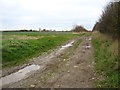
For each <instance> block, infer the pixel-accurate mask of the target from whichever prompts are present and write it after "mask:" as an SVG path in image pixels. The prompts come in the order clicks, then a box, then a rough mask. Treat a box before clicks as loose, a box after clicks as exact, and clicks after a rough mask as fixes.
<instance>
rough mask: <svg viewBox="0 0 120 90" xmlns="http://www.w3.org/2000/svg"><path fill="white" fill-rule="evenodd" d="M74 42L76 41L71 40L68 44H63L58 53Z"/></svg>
mask: <svg viewBox="0 0 120 90" xmlns="http://www.w3.org/2000/svg"><path fill="white" fill-rule="evenodd" d="M74 42H75V41H71V42H70V43H68V44H66V45H63V46H62V47H61V48H60V49H59V50H58V51H57V52H56V54H59V53H60V52H61V51H62V50H64V49H65V48H68V47H70V46H72V45H73V43H74Z"/></svg>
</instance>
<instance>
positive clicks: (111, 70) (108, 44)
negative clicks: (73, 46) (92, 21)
mask: <svg viewBox="0 0 120 90" xmlns="http://www.w3.org/2000/svg"><path fill="white" fill-rule="evenodd" d="M95 34H96V35H94V38H93V40H92V45H93V47H94V57H95V63H96V64H95V69H96V72H97V73H99V74H101V75H102V76H103V77H104V78H105V80H98V81H97V85H98V86H97V87H98V88H101V87H109V88H117V87H120V81H119V80H120V77H119V76H120V72H119V67H118V62H119V61H118V58H119V57H118V41H117V40H112V39H110V38H109V37H108V36H105V35H103V34H100V33H95Z"/></svg>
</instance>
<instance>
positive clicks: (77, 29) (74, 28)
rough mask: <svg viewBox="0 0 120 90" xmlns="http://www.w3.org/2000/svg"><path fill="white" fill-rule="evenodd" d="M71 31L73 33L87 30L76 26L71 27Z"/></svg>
mask: <svg viewBox="0 0 120 90" xmlns="http://www.w3.org/2000/svg"><path fill="white" fill-rule="evenodd" d="M71 31H73V32H86V31H87V30H86V29H85V28H84V27H83V26H81V25H76V26H74V27H73V29H72V30H71Z"/></svg>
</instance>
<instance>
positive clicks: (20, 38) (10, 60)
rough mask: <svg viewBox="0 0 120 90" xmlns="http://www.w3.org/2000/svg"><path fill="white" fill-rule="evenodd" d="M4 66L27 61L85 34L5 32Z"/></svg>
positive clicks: (3, 36)
mask: <svg viewBox="0 0 120 90" xmlns="http://www.w3.org/2000/svg"><path fill="white" fill-rule="evenodd" d="M2 34H3V35H2V40H3V41H2V53H3V55H2V59H3V61H2V63H3V68H4V67H9V66H13V65H18V64H20V63H24V62H26V61H27V60H28V59H29V58H31V57H34V56H38V55H41V54H42V53H43V52H46V51H48V50H50V49H53V48H56V47H57V46H60V45H61V44H63V43H65V42H66V41H68V40H70V39H72V38H74V37H76V36H81V35H83V34H72V33H71V32H69V33H66V32H42V33H41V32H3V33H2Z"/></svg>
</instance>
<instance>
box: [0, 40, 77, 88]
mask: <svg viewBox="0 0 120 90" xmlns="http://www.w3.org/2000/svg"><path fill="white" fill-rule="evenodd" d="M74 42H75V41H71V42H70V43H68V44H66V45H63V46H62V47H61V48H60V49H58V50H57V51H55V52H54V53H52V54H50V55H47V56H46V57H44V58H43V59H44V60H49V59H50V58H53V57H54V56H56V55H58V54H59V53H61V52H62V51H63V50H64V49H66V48H68V47H70V46H72V45H73V43H74ZM42 68H43V66H42V67H41V66H39V65H29V66H26V67H24V68H23V69H20V70H18V71H17V72H15V73H12V74H10V75H7V76H5V77H2V78H0V82H2V85H0V86H4V85H7V84H10V83H15V82H18V81H20V80H22V79H25V78H27V77H28V76H30V75H31V74H32V73H33V72H35V71H37V70H38V69H39V70H40V69H42Z"/></svg>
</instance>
